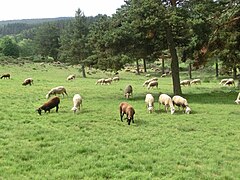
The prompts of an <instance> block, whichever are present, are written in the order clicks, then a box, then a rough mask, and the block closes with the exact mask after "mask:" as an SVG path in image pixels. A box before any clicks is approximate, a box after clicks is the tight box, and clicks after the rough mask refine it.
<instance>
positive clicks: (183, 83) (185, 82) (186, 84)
mask: <svg viewBox="0 0 240 180" xmlns="http://www.w3.org/2000/svg"><path fill="white" fill-rule="evenodd" d="M190 83H191V81H190V80H182V81H181V82H180V85H183V86H190V85H191V84H190Z"/></svg>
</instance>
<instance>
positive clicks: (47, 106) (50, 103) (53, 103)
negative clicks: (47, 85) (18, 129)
mask: <svg viewBox="0 0 240 180" xmlns="http://www.w3.org/2000/svg"><path fill="white" fill-rule="evenodd" d="M59 103H60V98H59V97H53V98H52V99H50V100H49V101H48V102H46V103H44V104H43V105H42V106H41V107H39V108H38V109H37V111H38V114H39V115H41V114H42V110H44V111H45V113H46V112H47V111H48V112H49V113H50V110H51V109H52V108H54V107H56V112H58V108H59Z"/></svg>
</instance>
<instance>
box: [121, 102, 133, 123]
mask: <svg viewBox="0 0 240 180" xmlns="http://www.w3.org/2000/svg"><path fill="white" fill-rule="evenodd" d="M119 111H120V118H121V121H122V122H123V116H124V114H126V115H127V121H128V125H130V123H131V121H132V122H133V123H134V114H135V110H134V109H133V107H132V106H131V105H130V104H128V103H127V102H122V103H120V105H119Z"/></svg>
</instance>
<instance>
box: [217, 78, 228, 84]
mask: <svg viewBox="0 0 240 180" xmlns="http://www.w3.org/2000/svg"><path fill="white" fill-rule="evenodd" d="M228 80H229V79H222V80H221V81H220V83H219V84H220V85H224V84H225V83H226V82H227V81H228Z"/></svg>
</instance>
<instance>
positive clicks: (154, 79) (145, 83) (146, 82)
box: [143, 77, 158, 86]
mask: <svg viewBox="0 0 240 180" xmlns="http://www.w3.org/2000/svg"><path fill="white" fill-rule="evenodd" d="M157 80H158V78H156V77H153V78H151V79H148V80H146V81H145V82H144V83H143V86H148V84H149V83H150V82H151V81H157Z"/></svg>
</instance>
